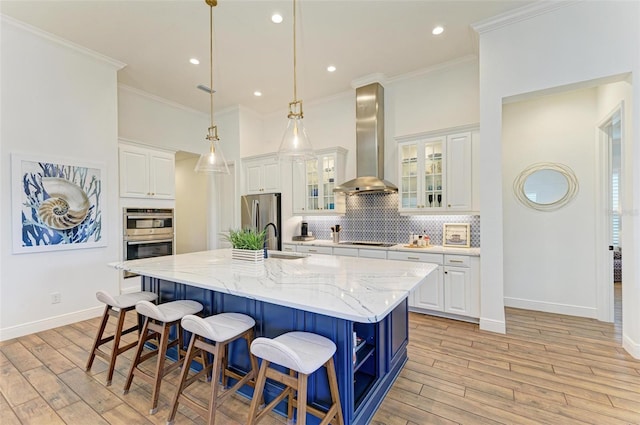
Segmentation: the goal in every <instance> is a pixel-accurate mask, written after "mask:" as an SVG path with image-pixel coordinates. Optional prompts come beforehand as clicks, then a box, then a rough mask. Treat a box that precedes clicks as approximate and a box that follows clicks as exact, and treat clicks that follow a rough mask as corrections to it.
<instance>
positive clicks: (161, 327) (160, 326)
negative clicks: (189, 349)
mask: <svg viewBox="0 0 640 425" xmlns="http://www.w3.org/2000/svg"><path fill="white" fill-rule="evenodd" d="M202 309H203V306H202V304H200V303H199V302H196V301H192V300H179V301H171V302H167V303H163V304H159V305H155V304H152V303H150V302H148V301H139V302H137V303H136V311H137V312H138V313H139V314H141V315H143V316H145V317H146V318H145V321H144V325H143V326H142V332H140V338H139V339H138V348H137V349H136V354H135V356H134V358H133V361H132V363H131V368H130V369H129V374H128V375H127V382H126V383H125V386H124V394H127V393H128V392H129V389H130V388H131V383H132V381H133V377H134V375H135V376H139V377H140V378H142V379H143V380H144V381H146V382H148V383H150V384H151V385H153V391H152V396H151V409H150V410H149V413H150V414H152V415H153V414H154V413H156V411H157V409H158V397H159V394H160V385H161V383H162V378H163V377H164V376H165V375H167V374H168V373H169V372H171V371H172V370H174V369H176V368H178V367H180V366H181V365H182V363H183V362H184V357H182V353H181V348H182V346H183V344H182V329H181V326H180V320H181V319H182V318H183V317H184V316H186V315H188V314H196V313H199V312H200V311H202ZM173 325H175V326H176V334H177V336H176V338H175V339H174V340H173V341H169V339H170V336H169V334H170V330H171V327H172V326H173ZM151 339H158V340H159V344H158V346H157V348H156V349H154V350H152V351H151V352H148V353H146V354H144V355H143V354H142V351H143V349H144V345H145V343H146V342H147V341H149V340H151ZM174 346H177V353H178V359H177V361H176V362H175V363H172V364H171V365H169V366H166V367H165V359H166V353H167V350H168V349H169V348H171V347H174ZM153 356H157V357H158V358H157V361H156V368H155V373H154V374H150V373H147V372H145V371H143V370H142V369H140V368H139V367H138V366H139V365H140V364H141V363H143V362H145V361H146V360H148V359H149V358H151V357H153Z"/></svg>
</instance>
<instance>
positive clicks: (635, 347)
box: [622, 335, 640, 360]
mask: <svg viewBox="0 0 640 425" xmlns="http://www.w3.org/2000/svg"><path fill="white" fill-rule="evenodd" d="M622 348H624V349H625V350H626V351H627V353H629V354H631V356H632V357H633V358H635V359H638V360H640V343H637V342H634V341H633V340H632V339H631V338H629V337H628V336H627V335H622Z"/></svg>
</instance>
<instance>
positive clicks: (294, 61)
mask: <svg viewBox="0 0 640 425" xmlns="http://www.w3.org/2000/svg"><path fill="white" fill-rule="evenodd" d="M296 81H297V78H296V0H293V101H294V102H297V101H298V90H297V84H296Z"/></svg>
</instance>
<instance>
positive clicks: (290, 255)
mask: <svg viewBox="0 0 640 425" xmlns="http://www.w3.org/2000/svg"><path fill="white" fill-rule="evenodd" d="M267 254H268V256H267V258H278V259H280V260H298V259H300V258H304V257H307V256H308V254H305V253H302V252H287V251H268V252H267Z"/></svg>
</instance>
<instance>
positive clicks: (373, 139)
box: [333, 83, 398, 195]
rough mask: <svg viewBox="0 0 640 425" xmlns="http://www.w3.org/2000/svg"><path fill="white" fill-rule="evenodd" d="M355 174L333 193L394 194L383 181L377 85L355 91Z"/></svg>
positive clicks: (381, 120)
mask: <svg viewBox="0 0 640 425" xmlns="http://www.w3.org/2000/svg"><path fill="white" fill-rule="evenodd" d="M356 175H357V177H356V178H355V179H353V180H349V181H348V182H344V183H342V184H341V185H339V186H336V187H335V188H334V189H333V191H334V192H337V193H346V194H349V195H352V194H356V193H367V192H397V191H398V188H397V187H396V186H395V185H394V184H393V183H391V182H389V181H387V180H385V179H384V88H383V87H382V85H380V83H372V84H369V85H366V86H364V87H358V88H356Z"/></svg>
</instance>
